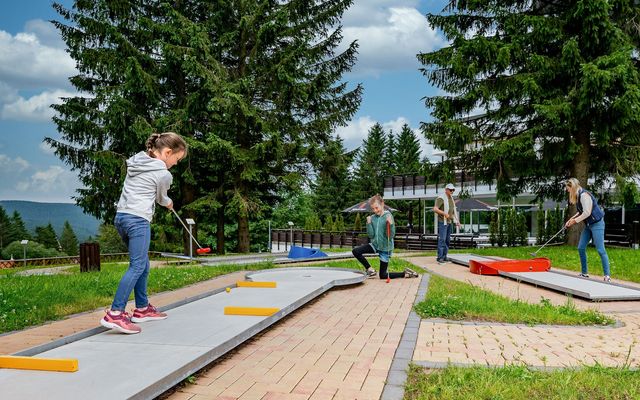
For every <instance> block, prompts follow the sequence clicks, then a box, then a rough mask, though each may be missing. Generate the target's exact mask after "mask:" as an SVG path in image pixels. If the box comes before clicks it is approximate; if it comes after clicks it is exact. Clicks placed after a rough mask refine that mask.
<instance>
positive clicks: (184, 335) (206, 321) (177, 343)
mask: <svg viewBox="0 0 640 400" xmlns="http://www.w3.org/2000/svg"><path fill="white" fill-rule="evenodd" d="M246 277H247V280H249V281H253V282H256V283H258V282H261V283H262V284H263V285H253V286H251V285H248V286H244V287H238V286H237V285H233V286H232V288H233V289H232V290H230V291H228V292H227V291H226V290H225V289H226V288H220V289H217V290H215V291H213V292H211V293H207V294H204V295H201V296H198V297H196V298H194V299H189V300H185V301H183V302H180V303H176V304H173V305H171V306H167V307H163V308H161V310H162V311H165V312H166V313H167V314H168V315H169V318H167V319H166V320H163V321H154V322H146V323H144V324H141V326H142V333H139V334H136V335H124V334H119V333H115V332H112V331H107V332H105V329H104V328H102V327H100V328H95V329H92V330H90V331H87V332H85V333H81V334H76V335H73V336H72V337H67V338H62V339H60V340H59V341H56V342H54V343H51V344H48V345H44V346H39V347H36V348H34V349H30V350H26V351H24V352H20V353H19V354H16V356H34V355H37V356H38V357H42V358H50V359H69V358H72V359H77V360H78V366H79V368H78V370H77V371H76V372H74V373H71V374H67V373H57V372H45V371H30V370H20V369H0V388H1V389H0V398H3V399H5V398H6V399H18V400H19V399H40V398H47V399H65V400H66V399H69V398H78V399H92V400H93V399H109V400H111V399H150V398H154V397H156V396H158V395H160V394H161V393H163V392H165V391H166V390H168V389H169V388H171V387H173V386H175V385H176V384H178V383H179V382H181V381H182V380H184V379H185V378H187V377H188V376H190V375H192V374H193V373H194V372H196V371H198V370H199V369H201V368H203V367H204V366H206V365H208V364H209V363H211V362H212V361H214V360H216V359H217V358H219V357H221V356H222V355H224V354H225V353H227V352H228V351H230V350H232V349H233V348H235V347H237V346H239V345H240V344H242V343H243V342H244V341H246V340H247V339H249V338H251V337H252V336H254V335H255V334H257V333H259V332H261V331H263V330H264V329H266V328H268V327H269V326H270V325H272V324H273V323H275V322H277V321H278V320H280V319H282V318H283V317H285V316H286V315H288V314H290V313H291V312H293V311H295V310H296V309H298V308H299V307H302V306H303V305H305V304H306V303H307V302H309V301H311V300H313V299H314V298H316V297H318V296H319V295H321V294H322V293H324V292H326V291H328V290H329V289H331V288H332V287H334V286H341V285H351V284H356V283H361V282H363V281H364V280H365V275H364V273H363V272H362V271H356V270H346V269H341V268H314V267H311V268H279V269H273V270H263V271H257V272H252V273H248V274H247V275H246ZM266 283H268V285H265V284H266ZM273 283H275V284H273ZM229 307H234V308H233V309H231V311H232V314H233V315H231V314H230V315H225V312H224V311H225V308H229ZM268 308H269V310H266V309H268ZM256 313H262V315H265V316H256ZM97 322H98V321H96V325H97Z"/></svg>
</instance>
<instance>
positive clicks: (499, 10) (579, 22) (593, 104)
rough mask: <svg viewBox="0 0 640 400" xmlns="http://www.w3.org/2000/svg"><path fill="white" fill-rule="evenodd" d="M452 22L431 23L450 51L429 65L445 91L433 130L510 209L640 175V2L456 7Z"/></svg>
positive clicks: (432, 136)
mask: <svg viewBox="0 0 640 400" xmlns="http://www.w3.org/2000/svg"><path fill="white" fill-rule="evenodd" d="M445 11H446V12H445V13H443V14H441V15H435V14H430V15H428V20H429V22H430V24H431V25H432V27H435V28H437V29H440V30H441V31H442V32H443V33H444V34H445V36H446V38H447V40H448V41H449V43H450V46H447V47H444V48H442V49H439V50H436V51H434V52H431V53H427V54H420V55H419V58H420V60H421V61H422V62H423V63H424V65H425V67H426V68H425V70H424V72H425V75H426V76H427V78H428V80H429V82H430V83H431V84H433V85H435V86H437V87H438V88H440V89H441V90H442V91H444V92H446V94H442V95H437V96H432V97H430V98H428V99H427V102H426V104H427V106H429V107H431V108H432V109H433V116H434V120H433V122H429V123H424V124H423V125H422V130H423V132H424V133H425V135H426V137H427V138H428V139H429V140H430V141H432V142H433V143H434V144H435V145H436V146H437V147H439V148H441V149H444V150H446V151H447V152H448V155H449V156H450V157H451V159H452V160H455V163H456V165H457V167H458V168H464V169H466V170H467V171H471V172H473V173H474V175H475V176H476V178H479V179H481V180H484V181H491V180H494V179H495V180H496V181H497V190H498V195H499V197H500V198H510V197H511V196H513V195H516V194H517V193H519V192H520V191H522V190H523V189H529V190H533V191H534V192H536V193H538V194H539V195H540V197H551V196H553V197H560V196H562V195H563V193H562V185H561V184H560V181H561V180H562V179H565V178H566V177H567V176H575V177H576V178H578V179H579V180H580V182H581V183H582V184H583V186H587V178H588V177H590V176H595V177H596V178H597V179H596V184H601V183H602V180H603V179H604V178H605V177H607V176H611V174H620V175H623V176H628V175H631V174H634V173H636V171H637V170H638V167H639V166H640V134H639V130H640V113H638V112H637V110H638V109H639V108H640V86H639V83H640V79H639V73H638V56H637V55H638V49H637V47H636V44H637V43H638V40H637V38H638V35H637V31H632V30H631V29H629V28H630V25H629V23H628V21H630V20H631V19H632V17H633V16H635V15H637V14H638V6H637V4H636V2H634V1H631V0H616V1H607V0H580V1H577V0H568V1H513V0H511V1H479V2H477V1H476V2H468V1H450V2H449V5H448V7H447V9H446V10H445ZM628 32H632V33H633V36H630V34H629V33H628ZM470 113H473V114H476V113H477V114H480V117H479V118H474V119H473V121H469V120H468V119H466V117H467V116H468V115H469V114H470ZM475 144H479V146H475ZM574 239H575V235H574Z"/></svg>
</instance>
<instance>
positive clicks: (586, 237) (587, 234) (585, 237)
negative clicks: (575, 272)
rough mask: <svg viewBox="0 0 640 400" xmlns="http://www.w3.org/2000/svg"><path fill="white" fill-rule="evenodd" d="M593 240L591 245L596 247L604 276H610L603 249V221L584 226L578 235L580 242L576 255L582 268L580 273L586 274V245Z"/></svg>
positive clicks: (607, 257) (605, 252) (607, 259)
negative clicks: (578, 255) (578, 256)
mask: <svg viewBox="0 0 640 400" xmlns="http://www.w3.org/2000/svg"><path fill="white" fill-rule="evenodd" d="M591 239H593V245H594V246H595V247H596V250H597V251H598V254H599V255H600V261H602V270H603V271H604V274H605V275H607V276H609V275H611V272H610V268H609V256H608V255H607V251H606V250H605V249H604V219H601V220H600V221H598V222H596V223H595V224H592V225H586V224H585V227H584V230H583V231H582V234H581V235H580V242H579V243H578V254H580V266H581V267H582V273H583V274H587V273H588V269H587V245H588V244H589V241H590V240H591Z"/></svg>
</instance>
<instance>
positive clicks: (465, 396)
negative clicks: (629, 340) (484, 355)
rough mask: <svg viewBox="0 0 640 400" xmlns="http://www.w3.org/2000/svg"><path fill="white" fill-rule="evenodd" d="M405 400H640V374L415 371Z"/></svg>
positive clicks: (626, 371) (603, 370)
mask: <svg viewBox="0 0 640 400" xmlns="http://www.w3.org/2000/svg"><path fill="white" fill-rule="evenodd" d="M404 399H405V400H479V399H486V400H489V399H491V400H522V399H528V400H537V399H544V400H632V399H640V372H638V371H634V370H630V369H628V368H604V367H599V366H595V367H584V368H580V369H566V370H556V371H552V372H543V371H538V370H531V369H529V368H526V367H521V366H507V367H502V368H486V367H473V368H460V367H448V368H445V369H441V370H428V371H425V370H424V369H423V368H421V367H419V366H416V365H412V366H410V368H409V372H408V378H407V383H406V386H405V396H404Z"/></svg>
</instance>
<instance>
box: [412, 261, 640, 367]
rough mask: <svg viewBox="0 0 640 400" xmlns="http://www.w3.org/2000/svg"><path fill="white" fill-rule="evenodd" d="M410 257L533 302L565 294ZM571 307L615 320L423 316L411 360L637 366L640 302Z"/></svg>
mask: <svg viewBox="0 0 640 400" xmlns="http://www.w3.org/2000/svg"><path fill="white" fill-rule="evenodd" d="M410 261H411V262H413V263H415V264H416V265H419V266H421V267H423V268H425V269H427V270H430V271H432V272H434V273H435V274H438V275H442V276H445V277H448V278H452V279H457V280H461V281H466V282H469V283H472V284H474V285H477V286H480V287H483V288H485V289H488V290H492V291H495V292H498V293H501V294H503V295H506V296H508V297H511V298H519V299H521V300H524V301H529V302H533V303H536V302H539V301H540V298H541V297H545V298H549V299H550V300H551V301H552V302H553V303H555V304H564V303H565V302H566V296H563V295H560V294H558V293H554V292H551V291H548V290H545V289H541V288H536V287H534V286H531V285H527V284H519V283H517V282H515V281H511V280H508V279H504V278H501V277H497V276H481V275H474V274H471V273H469V270H468V269H467V268H466V267H463V266H459V265H455V264H453V263H447V264H444V265H438V264H436V263H434V260H433V257H420V258H411V259H410ZM573 301H574V302H575V304H576V306H577V307H579V308H583V309H588V308H594V309H599V310H600V311H602V312H605V313H607V314H609V315H610V316H611V317H613V318H615V319H616V320H618V321H620V324H619V326H617V327H561V326H527V325H520V324H517V325H516V324H500V323H468V322H467V323H465V322H462V323H460V322H452V321H446V320H433V319H432V320H423V321H422V322H421V324H420V330H419V333H418V343H417V346H416V350H415V353H414V356H413V360H414V362H418V363H420V364H423V365H427V366H432V367H435V366H442V365H446V364H447V363H454V364H467V365H468V364H479V365H504V364H514V363H515V364H519V365H523V364H524V365H529V366H536V367H575V366H583V365H595V364H596V363H597V364H600V365H605V366H622V365H631V366H634V367H640V329H639V328H640V303H638V302H611V303H591V302H587V301H582V300H578V299H574V300H573Z"/></svg>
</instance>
